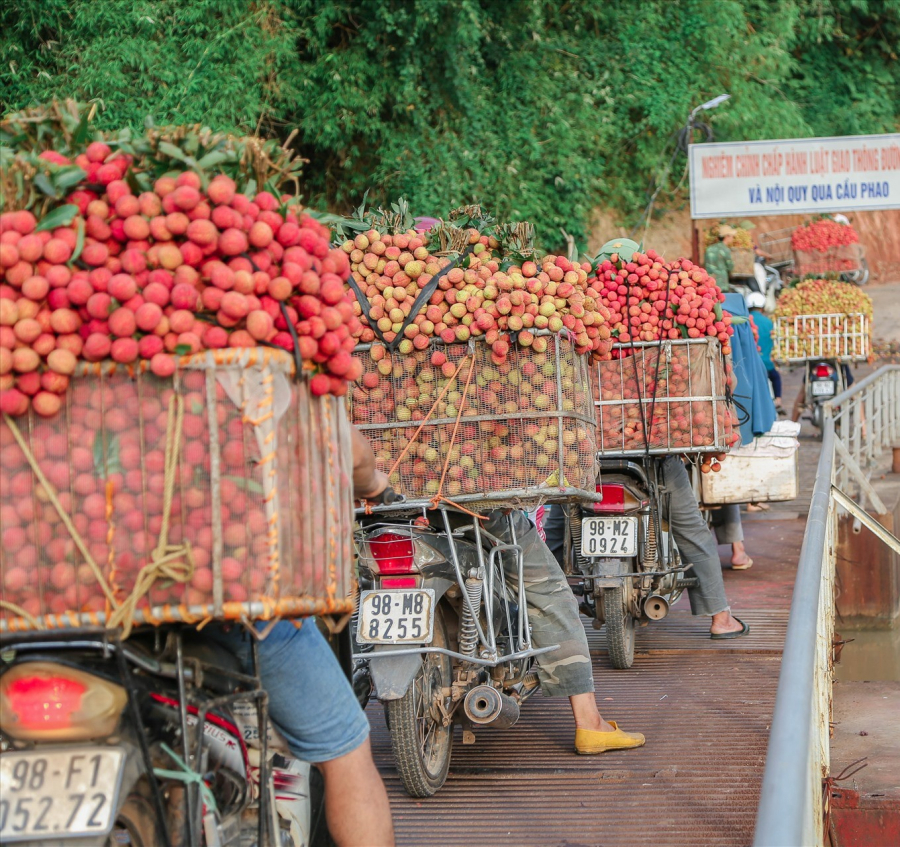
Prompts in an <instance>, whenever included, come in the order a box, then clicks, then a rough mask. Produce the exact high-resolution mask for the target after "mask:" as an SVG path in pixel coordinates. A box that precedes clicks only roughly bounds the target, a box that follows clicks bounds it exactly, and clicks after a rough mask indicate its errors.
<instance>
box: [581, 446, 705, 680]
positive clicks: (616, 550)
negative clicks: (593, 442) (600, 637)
mask: <svg viewBox="0 0 900 847" xmlns="http://www.w3.org/2000/svg"><path fill="white" fill-rule="evenodd" d="M663 458H664V457H662V456H655V455H647V456H643V457H636V458H634V459H624V458H621V459H613V458H606V457H600V459H599V462H600V473H601V479H602V481H598V483H597V491H598V492H600V493H601V494H602V499H601V500H600V502H598V503H594V504H590V505H587V506H582V505H578V506H570V507H569V509H568V514H567V523H568V532H567V535H566V541H567V549H566V550H565V552H564V560H565V562H566V563H567V564H568V569H569V575H570V583H574V584H573V590H574V591H575V593H576V595H580V596H581V597H582V602H581V611H582V613H583V614H585V615H586V616H587V617H590V618H592V619H593V626H594V627H595V628H596V629H600V628H601V627H603V626H604V625H605V626H606V643H607V648H608V651H609V658H610V662H611V663H612V665H613V667H614V668H617V669H620V670H622V669H626V668H630V667H631V666H632V664H633V662H634V634H635V624H636V623H639V624H641V625H644V624H647V623H648V622H650V621H659V620H662V619H663V618H665V617H666V615H667V614H668V613H669V609H670V607H671V606H672V605H673V604H674V603H676V602H677V600H678V598H679V597H680V596H681V593H682V592H683V591H684V589H685V588H688V587H690V586H693V585H696V583H697V580H696V577H692V576H686V575H685V572H686V571H687V570H688V568H689V567H690V565H687V566H685V565H683V564H682V561H681V556H680V555H679V552H678V547H677V545H676V544H675V539H674V538H673V537H672V533H671V530H670V528H669V527H668V525H667V524H666V522H665V521H664V520H663V517H662V516H663V504H664V498H665V497H666V496H668V495H667V494H666V492H665V490H664V487H663V485H662V483H661V476H662V474H661V468H662V461H663Z"/></svg>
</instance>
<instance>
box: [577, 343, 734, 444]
mask: <svg viewBox="0 0 900 847" xmlns="http://www.w3.org/2000/svg"><path fill="white" fill-rule="evenodd" d="M613 351H614V355H617V356H618V358H613V359H611V360H609V361H603V362H599V363H598V364H597V365H596V366H595V374H596V379H597V382H596V385H595V387H594V400H595V406H596V413H597V449H598V453H599V454H600V455H608V456H642V455H645V454H646V453H648V452H649V453H651V454H665V453H707V452H722V451H725V450H727V449H728V448H729V447H730V446H731V444H732V443H733V442H734V441H735V440H736V438H735V425H736V419H735V415H734V411H733V409H732V406H731V403H730V401H729V400H728V398H727V394H726V388H727V384H728V372H729V370H730V363H729V361H728V359H727V357H726V356H725V355H724V354H723V353H722V347H721V345H720V344H719V342H718V340H716V339H714V338H698V339H690V338H686V339H684V340H678V341H662V342H652V341H651V342H638V343H633V344H623V345H617V346H616V347H614V348H613Z"/></svg>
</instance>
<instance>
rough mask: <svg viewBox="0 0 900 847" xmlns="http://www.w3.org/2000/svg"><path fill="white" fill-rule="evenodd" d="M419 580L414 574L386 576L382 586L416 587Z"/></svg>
mask: <svg viewBox="0 0 900 847" xmlns="http://www.w3.org/2000/svg"><path fill="white" fill-rule="evenodd" d="M418 582H419V581H418V580H417V579H416V577H414V576H386V577H384V578H383V579H382V580H381V587H382V588H415V587H416V585H418Z"/></svg>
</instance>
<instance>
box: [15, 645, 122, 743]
mask: <svg viewBox="0 0 900 847" xmlns="http://www.w3.org/2000/svg"><path fill="white" fill-rule="evenodd" d="M127 702H128V695H127V694H126V692H125V689H124V688H122V687H121V686H119V685H116V684H115V683H112V682H108V681H107V680H105V679H100V678H99V677H96V676H94V675H93V674H89V673H85V672H84V671H80V670H76V669H75V668H70V667H67V666H66V665H57V664H55V663H53V662H23V663H21V664H18V665H14V666H13V667H12V668H10V669H9V670H8V671H7V672H6V673H5V674H3V676H2V677H0V725H2V727H3V731H4V733H6V734H8V735H10V736H11V737H12V738H20V739H24V740H32V741H51V740H59V741H83V740H86V739H89V738H101V737H103V736H106V735H110V734H112V732H113V731H114V730H115V728H116V725H117V724H118V722H119V717H120V716H121V714H122V710H123V709H124V708H125V704H126V703H127Z"/></svg>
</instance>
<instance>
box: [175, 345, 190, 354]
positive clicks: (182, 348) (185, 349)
mask: <svg viewBox="0 0 900 847" xmlns="http://www.w3.org/2000/svg"><path fill="white" fill-rule="evenodd" d="M190 352H191V345H190V344H179V345H178V346H177V347H176V348H175V355H177V356H187V355H188V354H189V353H190Z"/></svg>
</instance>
